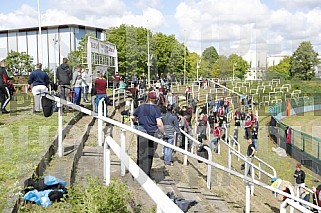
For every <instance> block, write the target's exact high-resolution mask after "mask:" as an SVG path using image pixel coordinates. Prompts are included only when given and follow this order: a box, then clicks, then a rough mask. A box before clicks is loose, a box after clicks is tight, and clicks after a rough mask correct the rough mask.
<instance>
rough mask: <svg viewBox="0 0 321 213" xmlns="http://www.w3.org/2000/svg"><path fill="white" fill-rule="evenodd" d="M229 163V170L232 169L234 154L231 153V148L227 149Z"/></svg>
mask: <svg viewBox="0 0 321 213" xmlns="http://www.w3.org/2000/svg"><path fill="white" fill-rule="evenodd" d="M227 158H228V159H227V161H228V168H229V169H232V153H231V148H230V147H228V149H227Z"/></svg>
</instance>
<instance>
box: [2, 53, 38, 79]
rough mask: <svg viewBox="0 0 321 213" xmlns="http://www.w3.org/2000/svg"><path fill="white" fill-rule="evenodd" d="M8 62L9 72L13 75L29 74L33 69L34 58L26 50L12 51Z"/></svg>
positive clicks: (7, 59)
mask: <svg viewBox="0 0 321 213" xmlns="http://www.w3.org/2000/svg"><path fill="white" fill-rule="evenodd" d="M6 62H7V69H8V72H9V73H11V74H13V75H28V74H29V72H31V71H32V70H33V65H32V63H33V58H32V57H31V56H30V55H28V54H27V53H25V52H21V53H20V52H15V51H11V52H10V53H9V54H8V56H7V58H6Z"/></svg>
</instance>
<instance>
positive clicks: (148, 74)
mask: <svg viewBox="0 0 321 213" xmlns="http://www.w3.org/2000/svg"><path fill="white" fill-rule="evenodd" d="M152 57H153V56H150V53H149V32H148V29H147V83H148V87H149V88H150V67H151V66H152V63H151V62H150V60H151V59H152Z"/></svg>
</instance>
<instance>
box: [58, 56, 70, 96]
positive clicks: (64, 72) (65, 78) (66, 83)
mask: <svg viewBox="0 0 321 213" xmlns="http://www.w3.org/2000/svg"><path fill="white" fill-rule="evenodd" d="M67 63H68V59H67V58H63V60H62V64H61V65H60V66H59V67H58V68H57V73H56V74H57V75H56V76H57V80H58V85H59V94H60V98H62V99H64V100H66V101H70V81H71V79H72V72H71V70H70V68H69V65H68V64H67Z"/></svg>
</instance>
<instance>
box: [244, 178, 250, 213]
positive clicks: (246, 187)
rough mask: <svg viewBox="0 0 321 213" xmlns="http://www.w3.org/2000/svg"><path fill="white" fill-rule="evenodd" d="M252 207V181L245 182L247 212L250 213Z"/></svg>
mask: <svg viewBox="0 0 321 213" xmlns="http://www.w3.org/2000/svg"><path fill="white" fill-rule="evenodd" d="M250 208H251V188H250V183H249V182H247V183H246V184H245V213H250Z"/></svg>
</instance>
